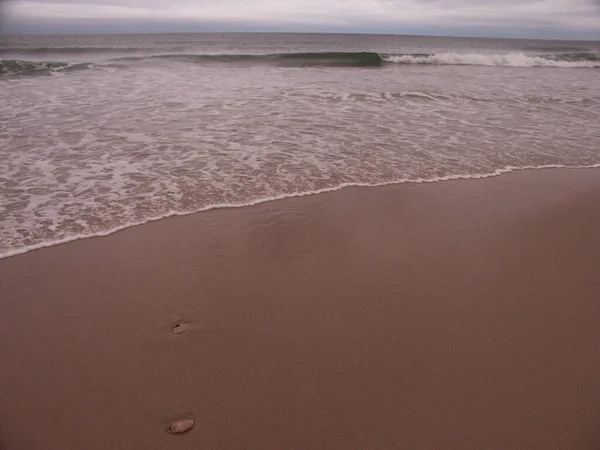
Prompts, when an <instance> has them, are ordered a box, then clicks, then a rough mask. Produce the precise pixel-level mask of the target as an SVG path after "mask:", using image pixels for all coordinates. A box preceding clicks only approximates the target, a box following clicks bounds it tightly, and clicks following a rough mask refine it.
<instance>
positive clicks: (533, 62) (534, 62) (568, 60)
mask: <svg viewBox="0 0 600 450" xmlns="http://www.w3.org/2000/svg"><path fill="white" fill-rule="evenodd" d="M383 59H384V61H387V62H390V63H396V64H424V65H466V66H505V67H560V68H600V54H597V53H587V52H586V53H561V54H551V55H538V56H532V55H525V54H524V53H507V54H487V55H486V54H481V53H454V52H446V53H435V54H401V55H386V56H384V58H383Z"/></svg>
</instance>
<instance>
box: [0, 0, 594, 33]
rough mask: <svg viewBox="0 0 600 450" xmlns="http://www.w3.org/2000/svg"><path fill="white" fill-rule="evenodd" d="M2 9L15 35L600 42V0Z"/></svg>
mask: <svg viewBox="0 0 600 450" xmlns="http://www.w3.org/2000/svg"><path fill="white" fill-rule="evenodd" d="M0 1H1V0H0ZM2 6H3V8H2V10H3V11H2V16H3V22H4V30H5V31H8V32H39V33H47V32H63V33H77V32H146V31H147V32H177V31H307V32H375V33H396V34H434V35H445V34H448V35H466V36H506V37H540V38H558V39H561V38H567V39H568V38H571V39H600V0H6V1H5V2H4V4H3V5H2Z"/></svg>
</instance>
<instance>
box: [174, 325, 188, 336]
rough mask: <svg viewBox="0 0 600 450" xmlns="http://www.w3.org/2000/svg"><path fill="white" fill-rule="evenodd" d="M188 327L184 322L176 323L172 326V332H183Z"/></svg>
mask: <svg viewBox="0 0 600 450" xmlns="http://www.w3.org/2000/svg"><path fill="white" fill-rule="evenodd" d="M189 328H190V326H189V325H188V324H187V323H185V322H181V323H178V324H177V325H175V327H174V328H173V334H181V333H185V332H186V331H187V330H188V329H189Z"/></svg>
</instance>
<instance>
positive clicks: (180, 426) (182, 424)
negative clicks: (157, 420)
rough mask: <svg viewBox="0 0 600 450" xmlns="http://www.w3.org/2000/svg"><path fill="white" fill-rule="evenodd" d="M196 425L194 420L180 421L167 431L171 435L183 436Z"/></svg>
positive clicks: (170, 426)
mask: <svg viewBox="0 0 600 450" xmlns="http://www.w3.org/2000/svg"><path fill="white" fill-rule="evenodd" d="M194 423H195V422H194V421H193V420H192V419H183V420H178V421H177V422H173V423H172V424H171V425H169V426H168V427H167V428H166V429H165V431H166V432H167V433H169V434H182V433H185V432H186V431H190V430H191V429H192V427H193V426H194Z"/></svg>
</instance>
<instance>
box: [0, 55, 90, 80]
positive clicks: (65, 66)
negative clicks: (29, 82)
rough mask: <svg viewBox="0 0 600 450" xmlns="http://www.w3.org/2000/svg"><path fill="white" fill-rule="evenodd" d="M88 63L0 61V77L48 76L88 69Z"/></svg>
mask: <svg viewBox="0 0 600 450" xmlns="http://www.w3.org/2000/svg"><path fill="white" fill-rule="evenodd" d="M91 66H92V64H90V63H78V64H72V63H66V62H44V61H21V60H18V59H3V60H0V76H2V77H15V76H28V75H50V74H53V73H58V72H62V71H73V70H82V69H87V68H90V67H91Z"/></svg>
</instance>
